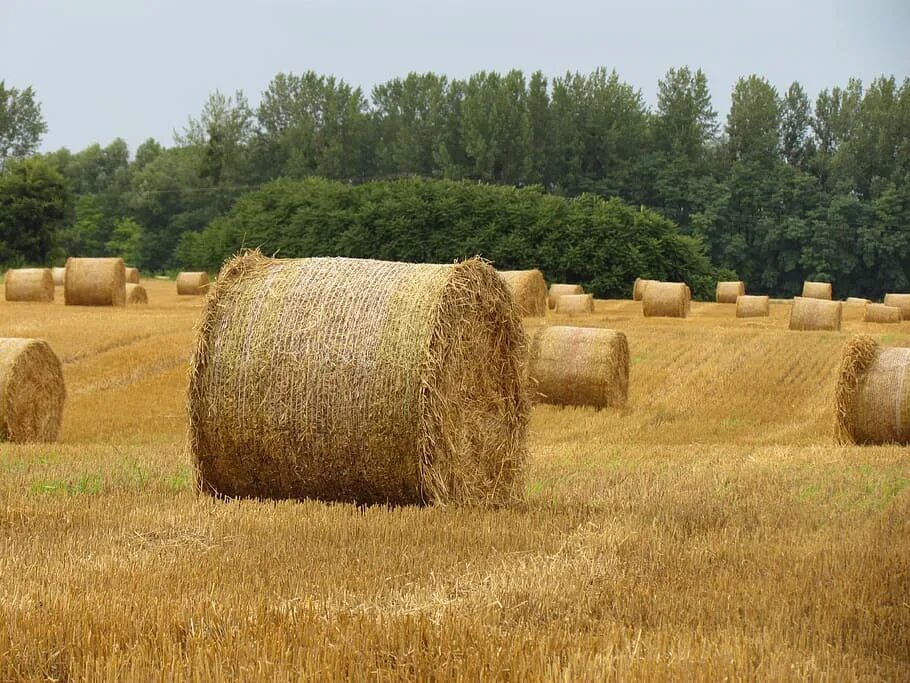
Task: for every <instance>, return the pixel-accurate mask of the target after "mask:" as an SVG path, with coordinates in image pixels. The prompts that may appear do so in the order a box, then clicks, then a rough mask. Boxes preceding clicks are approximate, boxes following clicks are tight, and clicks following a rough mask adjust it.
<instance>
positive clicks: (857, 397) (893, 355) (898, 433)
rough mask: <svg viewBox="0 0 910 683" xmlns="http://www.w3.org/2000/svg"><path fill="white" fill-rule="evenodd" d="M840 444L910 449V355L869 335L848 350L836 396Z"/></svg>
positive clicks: (836, 428)
mask: <svg viewBox="0 0 910 683" xmlns="http://www.w3.org/2000/svg"><path fill="white" fill-rule="evenodd" d="M834 437H835V440H836V441H837V442H838V443H841V444H848V443H858V444H884V443H898V444H907V443H910V349H908V348H894V347H892V348H887V347H883V346H880V345H879V343H878V342H877V341H875V339H873V338H872V337H870V336H868V335H859V336H857V337H854V338H853V339H850V340H849V341H848V342H847V343H846V344H845V345H844V350H843V356H842V357H841V367H840V373H839V375H838V378H837V385H836V388H835V392H834Z"/></svg>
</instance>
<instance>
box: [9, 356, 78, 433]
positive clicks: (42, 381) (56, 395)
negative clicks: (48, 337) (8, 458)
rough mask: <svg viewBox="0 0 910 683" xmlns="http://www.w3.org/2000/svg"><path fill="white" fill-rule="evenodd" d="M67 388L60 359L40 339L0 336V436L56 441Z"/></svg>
mask: <svg viewBox="0 0 910 683" xmlns="http://www.w3.org/2000/svg"><path fill="white" fill-rule="evenodd" d="M65 400H66V388H65V386H64V383H63V372H62V370H61V368H60V361H59V359H58V358H57V356H56V355H55V354H54V352H53V351H52V350H51V347H50V346H49V345H48V343H47V342H46V341H43V340H41V339H0V439H2V440H3V441H10V442H13V443H30V442H50V441H56V440H57V433H58V432H59V431H60V420H61V418H62V417H63V403H64V401H65Z"/></svg>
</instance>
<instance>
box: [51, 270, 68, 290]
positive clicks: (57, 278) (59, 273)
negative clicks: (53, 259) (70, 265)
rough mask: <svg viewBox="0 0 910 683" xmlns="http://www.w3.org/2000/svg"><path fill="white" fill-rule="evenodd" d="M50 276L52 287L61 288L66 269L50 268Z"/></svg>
mask: <svg viewBox="0 0 910 683" xmlns="http://www.w3.org/2000/svg"><path fill="white" fill-rule="evenodd" d="M51 275H53V276H54V286H56V287H62V286H63V282H64V278H66V268H51Z"/></svg>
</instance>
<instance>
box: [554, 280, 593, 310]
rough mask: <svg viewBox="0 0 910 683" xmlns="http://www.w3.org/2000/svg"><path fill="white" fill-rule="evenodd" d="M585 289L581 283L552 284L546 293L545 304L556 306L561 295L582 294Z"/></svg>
mask: <svg viewBox="0 0 910 683" xmlns="http://www.w3.org/2000/svg"><path fill="white" fill-rule="evenodd" d="M584 293H585V290H584V288H583V287H582V286H581V285H561V284H552V285H550V292H549V294H548V295H547V306H549V307H550V308H556V302H557V300H558V299H559V297H561V296H566V295H567V294H568V295H572V294H584Z"/></svg>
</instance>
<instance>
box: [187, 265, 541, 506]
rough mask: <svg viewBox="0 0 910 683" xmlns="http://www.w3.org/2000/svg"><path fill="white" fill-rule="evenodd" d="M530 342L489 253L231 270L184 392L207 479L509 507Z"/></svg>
mask: <svg viewBox="0 0 910 683" xmlns="http://www.w3.org/2000/svg"><path fill="white" fill-rule="evenodd" d="M527 354H528V340H527V337H526V335H525V333H524V330H523V328H522V324H521V318H520V317H519V315H518V312H517V310H516V308H515V304H514V299H513V297H512V294H511V293H510V292H509V290H508V287H507V286H506V284H505V282H504V281H503V280H502V278H500V277H499V275H498V274H497V273H496V271H495V270H493V268H492V267H490V266H489V265H488V264H486V263H484V262H483V261H482V260H480V259H471V260H468V261H465V262H463V263H459V264H454V265H430V264H411V263H389V262H383V261H372V260H361V259H348V258H312V259H269V258H265V257H263V256H262V255H261V254H260V253H259V252H250V253H247V254H244V255H241V256H238V257H235V258H234V259H233V260H231V261H229V262H228V263H227V264H225V266H224V267H223V268H222V270H221V273H220V275H219V277H218V280H217V282H216V283H215V284H214V286H213V291H212V292H211V293H210V294H209V296H208V298H207V300H206V303H205V308H204V311H203V317H202V324H201V326H200V329H199V332H198V335H197V342H196V348H195V351H194V354H193V359H192V362H191V370H190V383H189V389H188V392H187V403H188V413H189V418H190V429H189V435H190V446H191V450H192V456H193V462H194V465H195V468H196V476H197V485H198V486H199V488H200V489H202V490H203V491H206V492H209V493H212V494H215V495H224V496H231V497H259V498H292V499H300V498H318V499H323V500H331V501H347V502H357V503H361V504H371V503H387V504H411V503H418V504H419V503H425V504H429V503H438V504H444V503H454V504H472V503H484V504H503V503H508V502H511V501H513V500H515V499H518V498H520V497H521V496H522V495H523V493H522V492H523V468H524V464H525V461H526V457H527V444H526V440H527V425H528V417H529V411H530V402H529V397H528V395H527V393H526V391H527V390H526V382H527Z"/></svg>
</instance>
